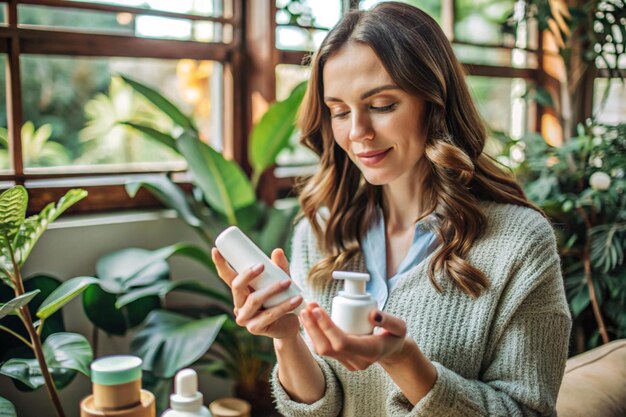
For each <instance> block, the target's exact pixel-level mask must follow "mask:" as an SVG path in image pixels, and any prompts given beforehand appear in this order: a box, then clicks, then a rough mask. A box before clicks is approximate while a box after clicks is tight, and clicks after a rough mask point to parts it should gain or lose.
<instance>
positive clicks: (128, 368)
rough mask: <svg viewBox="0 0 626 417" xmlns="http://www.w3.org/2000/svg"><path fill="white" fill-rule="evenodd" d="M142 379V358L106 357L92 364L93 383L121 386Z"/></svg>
mask: <svg viewBox="0 0 626 417" xmlns="http://www.w3.org/2000/svg"><path fill="white" fill-rule="evenodd" d="M139 378H141V358H138V357H137V356H131V355H113V356H105V357H102V358H100V359H97V360H95V361H93V362H92V363H91V382H93V383H94V384H98V385H119V384H125V383H127V382H131V381H135V380H137V379H139Z"/></svg>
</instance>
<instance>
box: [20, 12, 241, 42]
mask: <svg viewBox="0 0 626 417" xmlns="http://www.w3.org/2000/svg"><path fill="white" fill-rule="evenodd" d="M18 17H19V23H20V25H21V26H35V27H41V26H43V27H54V28H61V29H73V30H77V31H81V32H89V33H112V34H116V35H127V36H138V37H144V38H158V39H177V40H194V41H199V42H219V41H221V40H222V39H224V37H225V36H224V35H223V34H222V31H225V32H226V31H228V32H229V33H230V32H231V31H232V30H231V25H223V24H221V23H214V22H204V21H192V20H186V19H173V18H170V17H162V16H146V15H134V14H131V13H112V12H100V11H92V10H79V9H66V8H57V7H47V6H30V5H20V6H19V13H18Z"/></svg>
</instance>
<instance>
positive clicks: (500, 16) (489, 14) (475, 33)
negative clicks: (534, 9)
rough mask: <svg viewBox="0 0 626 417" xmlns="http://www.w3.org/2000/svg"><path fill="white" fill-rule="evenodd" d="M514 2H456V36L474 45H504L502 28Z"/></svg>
mask: <svg viewBox="0 0 626 417" xmlns="http://www.w3.org/2000/svg"><path fill="white" fill-rule="evenodd" d="M513 3H514V0H495V1H494V0H456V1H455V5H456V10H455V23H454V36H455V37H456V38H457V39H459V40H462V41H466V42H472V43H478V44H481V43H490V44H502V43H503V42H504V39H503V35H502V30H501V26H502V23H503V22H504V21H505V20H506V18H507V17H508V15H509V14H510V13H511V12H512V11H513Z"/></svg>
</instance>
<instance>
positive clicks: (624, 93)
mask: <svg viewBox="0 0 626 417" xmlns="http://www.w3.org/2000/svg"><path fill="white" fill-rule="evenodd" d="M593 113H594V116H595V117H596V118H597V120H598V122H600V123H604V124H611V125H614V124H618V123H626V86H625V85H624V84H623V83H622V82H621V81H620V80H619V79H608V78H596V80H595V82H594V84H593Z"/></svg>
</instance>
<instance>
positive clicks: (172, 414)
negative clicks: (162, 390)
mask: <svg viewBox="0 0 626 417" xmlns="http://www.w3.org/2000/svg"><path fill="white" fill-rule="evenodd" d="M174 384H175V389H174V394H172V395H170V408H169V409H167V410H165V413H163V414H162V415H161V417H212V414H211V412H210V411H209V409H208V408H206V407H205V406H204V404H203V398H204V397H203V395H202V393H201V392H199V391H198V374H196V371H194V370H193V369H183V370H180V371H178V373H177V374H176V378H175V382H174Z"/></svg>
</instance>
